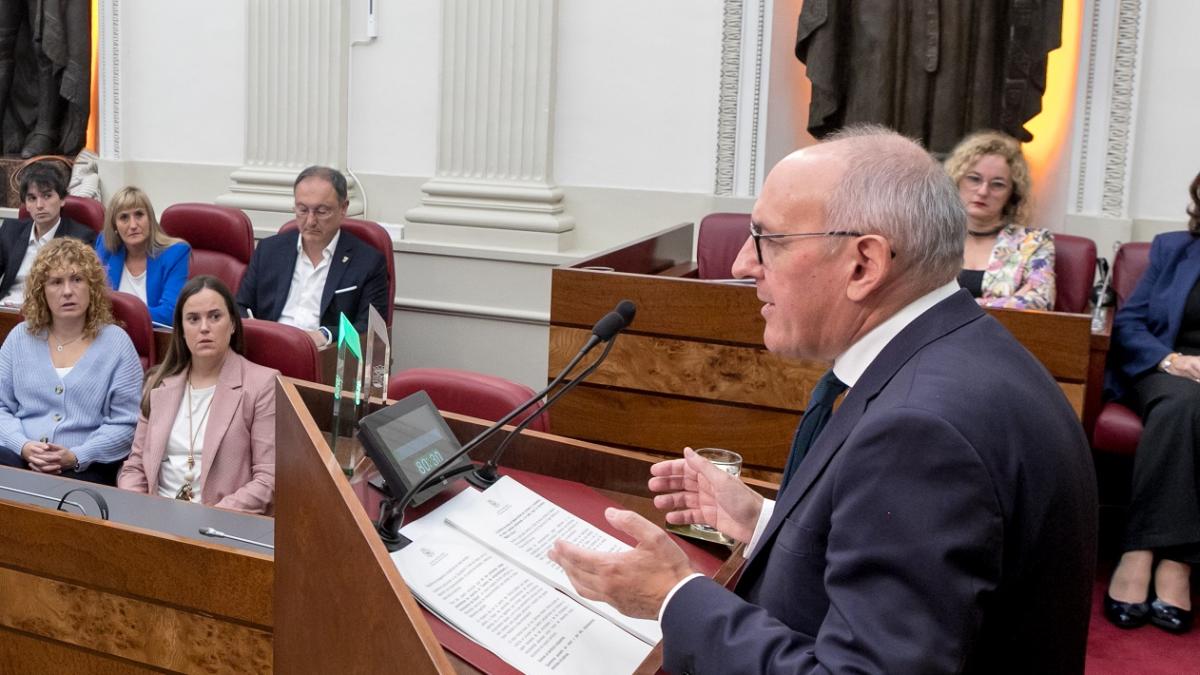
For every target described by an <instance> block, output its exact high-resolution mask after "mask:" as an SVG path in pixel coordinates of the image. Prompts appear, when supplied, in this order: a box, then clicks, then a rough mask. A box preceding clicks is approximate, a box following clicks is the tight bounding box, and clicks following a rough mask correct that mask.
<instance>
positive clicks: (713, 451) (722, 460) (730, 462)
mask: <svg viewBox="0 0 1200 675" xmlns="http://www.w3.org/2000/svg"><path fill="white" fill-rule="evenodd" d="M696 454H697V455H700V456H701V457H703V458H704V459H707V460H708V461H710V462H712V463H713V466H715V467H717V468H718V469H720V470H722V471H724V472H725V473H727V474H729V475H731V476H740V475H742V456H741V455H739V454H737V453H736V452H734V451H732V450H725V449H723V448H699V449H697V450H696ZM692 529H693V530H695V531H696V532H697V533H702V534H705V535H713V534H719V533H718V532H717V530H716V529H714V528H711V527H709V526H708V525H699V524H693V525H692Z"/></svg>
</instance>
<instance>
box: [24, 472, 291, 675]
mask: <svg viewBox="0 0 1200 675" xmlns="http://www.w3.org/2000/svg"><path fill="white" fill-rule="evenodd" d="M0 470H2V471H8V472H20V471H21V470H19V469H0ZM22 473H23V472H22ZM61 480H62V481H63V482H65V483H76V481H71V480H68V479H61ZM81 485H82V484H81ZM145 499H147V500H151V499H155V500H156V499H157V498H148V497H147V498H145ZM0 523H3V525H0V672H3V673H62V672H87V673H93V672H97V673H104V672H122V673H127V672H164V671H169V672H184V673H199V672H252V673H269V672H271V671H272V655H271V630H272V623H273V621H274V617H273V612H272V606H271V587H272V583H273V573H272V559H271V556H269V555H263V554H259V553H253V552H248V551H244V550H237V549H233V548H230V547H227V546H224V545H221V544H219V543H212V544H209V543H206V542H201V541H196V540H189V539H185V538H181V537H179V536H174V535H170V534H164V533H161V532H155V531H150V530H146V529H141V528H138V527H133V526H130V525H124V524H121V523H117V522H112V521H107V522H106V521H101V520H98V519H95V518H88V517H83V516H79V515H74V514H71V513H64V512H59V511H54V510H51V509H47V508H42V507H38V506H30V505H27V504H22V503H17V502H12V501H7V500H5V499H4V498H3V494H2V493H0Z"/></svg>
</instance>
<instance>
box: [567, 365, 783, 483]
mask: <svg viewBox="0 0 1200 675" xmlns="http://www.w3.org/2000/svg"><path fill="white" fill-rule="evenodd" d="M799 418H800V416H799V415H797V414H793V413H782V412H775V411H769V410H762V409H758V408H753V407H743V406H729V405H720V404H716V403H704V402H699V401H689V400H685V399H675V398H667V397H662V396H654V395H650V394H640V393H636V392H626V391H620V390H616V389H605V388H601V387H589V386H586V385H582V386H580V387H578V388H576V389H575V390H574V391H572V392H571V393H569V394H567V395H565V396H563V398H562V399H560V400H559V402H558V403H557V404H556V405H555V407H554V411H553V413H552V414H551V415H550V431H551V432H553V433H556V434H562V433H563V431H564V430H565V431H569V434H567V435H570V436H572V437H575V438H583V439H585V440H589V441H593V442H596V443H608V444H613V445H623V446H627V447H636V448H645V449H647V450H650V451H653V452H659V453H662V454H665V455H669V456H672V457H677V456H679V454H680V453H681V452H682V451H683V448H684V447H685V446H691V447H693V448H701V447H719V448H728V449H730V450H734V451H736V452H738V453H739V454H741V455H742V458H743V460H744V461H745V464H746V465H747V466H752V467H760V468H767V469H776V470H778V469H781V468H782V467H783V465H784V463H785V462H786V460H787V453H788V450H789V449H790V446H791V439H792V433H793V432H795V430H796V424H797V423H798V422H799Z"/></svg>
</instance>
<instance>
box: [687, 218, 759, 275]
mask: <svg viewBox="0 0 1200 675" xmlns="http://www.w3.org/2000/svg"><path fill="white" fill-rule="evenodd" d="M749 237H750V214H749V213H710V214H708V215H707V216H704V219H703V220H701V221H700V233H699V234H698V235H696V267H697V271H698V272H699V276H700V278H701V279H730V278H732V277H733V261H734V260H736V259H737V255H738V251H741V250H742V246H745V244H746V239H747V238H749Z"/></svg>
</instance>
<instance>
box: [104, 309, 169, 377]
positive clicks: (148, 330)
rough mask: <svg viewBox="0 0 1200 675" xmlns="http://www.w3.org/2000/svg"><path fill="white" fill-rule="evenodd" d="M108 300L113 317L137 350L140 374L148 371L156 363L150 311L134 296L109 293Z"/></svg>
mask: <svg viewBox="0 0 1200 675" xmlns="http://www.w3.org/2000/svg"><path fill="white" fill-rule="evenodd" d="M108 300H109V302H111V303H112V309H113V316H114V317H116V319H117V321H120V322H121V324H122V325H123V327H124V328H125V332H126V333H128V334H129V339H130V340H132V341H133V348H134V349H136V350H137V353H138V360H140V361H141V362H142V372H145V371H146V370H149V368H150V366H153V365H154V364H155V363H157V361H158V355H157V354H156V353H155V348H154V326H153V324H151V323H150V310H149V309H148V308H147V307H146V303H144V302H142V301H141V299H140V298H138V297H137V296H136V295H131V294H129V293H122V292H120V291H109V293H108Z"/></svg>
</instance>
